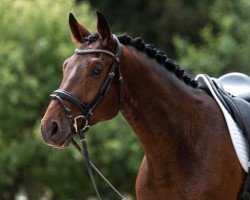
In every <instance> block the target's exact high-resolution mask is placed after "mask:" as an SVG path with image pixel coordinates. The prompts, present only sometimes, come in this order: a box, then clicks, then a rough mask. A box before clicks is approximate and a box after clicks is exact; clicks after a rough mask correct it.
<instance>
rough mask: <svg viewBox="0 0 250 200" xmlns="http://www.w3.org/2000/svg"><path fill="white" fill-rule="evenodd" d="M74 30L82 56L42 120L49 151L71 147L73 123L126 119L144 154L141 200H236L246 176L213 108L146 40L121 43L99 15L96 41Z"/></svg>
mask: <svg viewBox="0 0 250 200" xmlns="http://www.w3.org/2000/svg"><path fill="white" fill-rule="evenodd" d="M69 25H70V30H71V33H72V39H73V40H74V41H75V43H77V44H78V48H77V49H76V53H74V54H73V55H72V56H71V57H69V58H68V59H66V60H65V62H64V64H63V79H62V82H61V85H60V88H59V90H57V91H56V92H57V94H61V95H59V97H58V98H53V99H52V101H51V102H50V104H49V107H48V108H47V111H46V113H45V115H44V117H43V119H42V122H41V130H42V131H41V132H42V137H43V139H44V141H45V143H46V144H48V145H50V146H53V147H57V148H61V149H64V148H66V147H67V146H68V145H69V144H70V141H71V138H72V131H71V129H72V124H71V123H70V121H69V119H68V118H69V117H71V119H72V118H75V117H77V116H82V118H81V119H80V120H79V122H77V123H79V125H78V126H84V128H87V127H90V126H93V125H94V124H96V123H97V122H101V121H105V120H109V119H112V118H114V117H115V116H116V115H117V114H118V112H119V111H120V112H121V113H122V115H123V116H124V118H125V119H126V121H127V122H128V123H129V125H130V126H131V127H132V129H133V131H134V133H135V134H136V136H137V138H138V139H139V141H140V143H141V145H142V148H143V151H144V154H145V155H144V158H143V160H142V163H141V166H140V169H139V172H138V175H137V179H136V183H135V190H136V198H137V199H138V200H236V199H237V196H238V194H239V193H240V191H241V188H242V185H243V182H244V177H245V172H244V170H243V169H242V167H241V165H240V163H239V161H238V159H237V156H236V154H235V152H234V149H233V146H232V142H231V140H230V137H229V133H228V130H227V127H226V123H225V120H224V118H223V115H222V112H221V110H220V108H219V106H218V104H217V103H216V102H215V100H214V99H213V98H212V97H211V96H210V95H209V94H207V92H206V91H204V90H203V89H200V88H198V87H197V82H196V81H195V80H193V79H191V78H190V77H189V76H188V75H187V73H186V72H185V71H184V70H182V69H181V68H180V67H179V65H178V64H177V63H176V62H174V61H173V60H171V59H170V58H168V57H167V56H166V55H165V54H164V53H162V52H161V51H158V50H156V49H155V48H154V47H153V46H152V45H149V44H145V43H144V42H143V40H142V39H141V38H135V39H132V38H130V37H129V36H126V35H122V36H120V37H119V39H117V38H116V36H115V35H113V34H112V32H111V31H110V28H109V25H108V23H107V20H106V19H105V17H104V16H103V15H102V14H101V13H99V12H97V32H96V33H90V32H89V31H88V30H87V29H86V28H85V27H84V26H83V25H81V24H80V23H78V21H77V20H76V19H75V18H74V16H73V15H72V14H70V15H69ZM117 46H118V47H117ZM117 48H119V52H118V54H119V55H117V52H116V51H117ZM110 77H111V78H110ZM107 80H108V81H107ZM103 85H105V86H104V87H103ZM103 88H105V89H104V90H105V91H104V92H103ZM56 92H55V94H54V95H56ZM63 94H64V96H63ZM66 97H67V98H66ZM69 108H70V111H71V112H70V114H69V113H67V109H69ZM65 109H66V115H65V112H64V111H65ZM73 128H74V127H73Z"/></svg>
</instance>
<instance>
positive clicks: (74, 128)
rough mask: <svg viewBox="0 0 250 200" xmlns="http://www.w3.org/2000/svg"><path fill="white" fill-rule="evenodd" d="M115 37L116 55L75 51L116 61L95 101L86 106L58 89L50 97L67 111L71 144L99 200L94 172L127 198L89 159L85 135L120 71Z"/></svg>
mask: <svg viewBox="0 0 250 200" xmlns="http://www.w3.org/2000/svg"><path fill="white" fill-rule="evenodd" d="M113 37H114V39H115V43H116V47H115V53H112V52H110V51H107V50H102V49H78V48H76V49H75V53H76V54H79V55H85V54H96V53H103V54H105V55H107V56H109V57H111V58H113V59H114V61H113V63H112V65H111V67H110V70H109V73H108V75H107V78H106V80H105V81H104V82H103V84H102V86H101V88H100V89H99V91H98V93H97V95H96V97H95V98H94V99H93V101H92V102H91V103H90V104H88V105H86V104H85V103H84V102H82V101H81V100H80V99H78V98H77V97H76V96H74V95H72V94H70V93H69V92H67V91H65V90H62V89H57V90H55V91H54V92H53V93H52V94H51V95H50V96H51V97H52V99H56V100H58V101H59V103H60V105H61V106H62V108H63V110H64V111H65V114H66V116H67V118H68V120H69V124H70V128H71V133H70V135H72V139H71V144H73V145H74V146H75V148H76V149H77V150H78V151H79V152H80V153H81V154H82V156H83V158H84V160H85V164H86V167H87V170H88V173H89V176H90V179H91V182H92V184H93V187H94V189H95V192H96V195H97V196H98V199H99V200H101V196H100V194H99V191H98V189H97V186H96V182H95V178H94V175H93V170H94V171H95V172H96V173H97V174H98V175H99V176H100V177H101V178H102V179H103V180H104V181H105V182H106V183H107V184H108V185H109V186H110V187H111V188H112V189H113V191H114V192H116V193H117V195H119V196H120V197H121V198H122V199H123V200H125V197H123V196H122V195H121V193H119V192H118V191H117V190H116V189H115V187H114V186H112V184H111V183H110V182H109V181H108V180H107V179H106V178H105V177H104V176H103V175H102V173H101V172H100V171H99V170H98V169H97V168H96V167H95V165H94V164H93V163H92V162H91V160H90V158H89V153H88V146H87V142H86V139H85V134H86V133H87V132H88V130H89V128H90V125H89V118H90V116H91V115H92V114H93V111H94V109H95V108H96V106H97V105H98V104H99V103H100V102H101V100H102V99H103V98H104V96H105V95H106V93H107V91H108V89H109V86H110V84H111V82H112V80H113V79H114V77H115V69H118V67H117V65H118V63H119V58H120V55H121V46H120V42H119V40H118V39H117V37H116V36H115V35H113ZM117 71H118V75H119V78H120V80H122V79H121V76H120V74H119V70H117ZM65 101H67V102H70V103H74V104H75V105H76V106H77V107H78V108H79V110H80V111H81V115H78V116H76V117H73V114H72V110H71V108H70V107H68V106H67V104H66V103H65ZM79 120H83V126H82V127H81V128H79V127H78V122H79ZM73 134H78V135H79V138H80V143H81V146H82V147H80V145H79V144H78V143H77V142H76V141H75V140H74V138H73Z"/></svg>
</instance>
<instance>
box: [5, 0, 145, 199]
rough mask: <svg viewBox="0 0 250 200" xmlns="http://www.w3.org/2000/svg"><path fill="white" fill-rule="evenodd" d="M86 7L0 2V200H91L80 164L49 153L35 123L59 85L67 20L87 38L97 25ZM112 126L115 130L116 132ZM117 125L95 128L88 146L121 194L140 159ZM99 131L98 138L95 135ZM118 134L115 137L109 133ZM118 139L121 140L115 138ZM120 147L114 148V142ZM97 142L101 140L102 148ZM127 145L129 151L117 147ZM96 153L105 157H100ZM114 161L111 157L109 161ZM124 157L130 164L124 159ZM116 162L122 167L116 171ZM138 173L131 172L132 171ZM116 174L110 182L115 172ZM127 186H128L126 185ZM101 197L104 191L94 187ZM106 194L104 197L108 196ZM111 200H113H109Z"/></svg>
mask: <svg viewBox="0 0 250 200" xmlns="http://www.w3.org/2000/svg"><path fill="white" fill-rule="evenodd" d="M89 10H90V9H89V6H88V4H86V3H82V4H79V5H78V6H76V5H75V2H74V1H73V0H71V1H63V0H58V1H56V3H55V2H53V1H49V0H43V1H9V0H1V12H0V26H1V29H0V35H1V37H0V46H1V48H0V76H1V79H0V119H1V120H0V152H1V154H0V199H1V200H13V199H15V195H16V194H17V193H18V191H20V190H24V192H25V193H26V194H27V196H28V197H29V200H33V199H38V198H40V197H41V196H42V195H47V196H48V197H50V198H51V199H62V200H63V199H69V198H70V199H87V198H88V197H89V196H91V195H93V194H94V191H93V189H92V186H91V183H90V181H89V178H88V175H87V173H86V170H84V163H83V160H82V157H81V156H80V155H79V153H78V152H76V151H75V150H74V149H72V148H70V149H68V150H65V151H59V150H55V149H51V148H50V147H48V146H46V145H44V144H43V142H42V139H41V137H40V127H39V126H40V125H39V123H40V120H41V117H42V115H43V112H44V110H45V108H46V107H47V105H48V103H49V101H50V97H49V94H50V93H51V92H52V91H53V90H54V89H56V88H57V87H58V85H59V83H60V80H61V78H62V73H61V65H62V63H63V61H64V60H65V59H66V58H67V57H68V56H70V55H71V54H72V53H73V52H74V48H75V46H74V45H73V44H72V42H71V39H70V33H69V28H68V23H67V21H68V19H67V17H68V13H69V12H73V13H75V14H76V16H77V18H79V20H80V21H82V22H84V24H85V25H86V27H88V28H89V29H90V30H95V24H96V19H95V17H94V16H93V15H94V13H93V14H91V13H90V11H89ZM118 124H119V125H118ZM121 124H124V121H121V118H117V119H116V120H115V121H112V122H110V123H107V124H106V123H105V124H104V126H102V128H100V126H97V128H96V129H94V130H92V133H91V135H93V138H89V140H90V143H91V144H92V146H95V148H93V149H92V150H91V155H93V156H94V157H96V159H94V160H96V164H97V165H98V166H103V165H105V166H104V167H103V170H104V172H105V174H106V175H107V176H108V177H111V180H112V182H114V183H116V185H120V186H121V189H122V191H126V192H128V193H133V190H132V188H133V187H132V186H131V185H129V184H128V183H127V182H126V181H129V182H130V183H131V182H133V181H132V180H133V179H132V178H130V179H129V180H128V177H135V173H136V169H135V165H137V166H138V164H139V162H140V159H138V158H139V157H141V154H140V152H139V153H138V148H139V146H138V143H137V142H135V137H133V135H132V134H131V135H130V134H128V133H127V132H130V130H129V129H128V127H127V126H125V125H124V126H122V127H120V125H121ZM97 130H98V132H99V130H102V133H101V134H98V133H96V132H97ZM118 130H119V132H120V133H118V134H115V132H118ZM121 134H123V136H122V135H121ZM118 139H120V140H121V141H118ZM104 140H107V141H106V142H104ZM128 142H129V144H130V147H129V148H128V147H127V145H123V144H124V143H125V144H126V143H128ZM101 152H105V154H102V153H101ZM112 153H114V156H112V155H111V154H112ZM128 155H129V156H128ZM112 157H115V158H116V159H117V160H118V161H119V162H121V163H122V164H121V166H118V165H115V164H114V162H115V161H114V160H112ZM136 168H137V167H136ZM121 169H122V172H123V173H117V174H114V173H113V172H114V171H116V170H121ZM131 179H132V180H131ZM99 187H100V189H101V190H102V191H104V190H105V189H106V185H104V184H100V185H99ZM109 193H110V191H104V194H105V195H106V196H108V194H109ZM109 199H112V198H109Z"/></svg>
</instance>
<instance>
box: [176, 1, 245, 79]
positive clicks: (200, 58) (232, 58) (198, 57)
mask: <svg viewBox="0 0 250 200" xmlns="http://www.w3.org/2000/svg"><path fill="white" fill-rule="evenodd" d="M209 10H211V13H210V17H209V18H210V22H209V23H208V24H207V25H206V26H205V27H204V28H203V29H202V31H201V32H200V37H201V38H202V42H201V44H198V45H197V44H192V43H191V42H190V40H189V39H187V38H182V37H180V36H176V38H175V44H176V47H177V52H178V55H179V57H180V63H181V64H182V65H184V66H186V68H188V69H189V70H190V71H192V72H193V73H195V74H196V73H207V74H209V75H212V76H219V75H222V74H223V73H227V72H233V71H238V72H243V73H247V74H249V75H250V67H249V63H250V56H249V55H250V35H249V32H250V24H249V21H250V3H249V1H245V0H239V1H233V0H230V1H223V0H216V1H215V2H214V4H213V5H212V6H211V8H210V9H209Z"/></svg>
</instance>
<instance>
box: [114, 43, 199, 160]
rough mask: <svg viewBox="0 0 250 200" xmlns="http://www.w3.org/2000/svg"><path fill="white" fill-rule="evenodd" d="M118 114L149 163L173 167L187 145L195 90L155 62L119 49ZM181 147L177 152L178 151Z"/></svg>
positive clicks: (128, 50)
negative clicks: (123, 119) (134, 135)
mask: <svg viewBox="0 0 250 200" xmlns="http://www.w3.org/2000/svg"><path fill="white" fill-rule="evenodd" d="M119 67H120V71H121V74H122V76H123V82H122V89H121V90H122V91H121V93H122V99H123V100H122V102H123V103H122V108H121V112H122V114H123V116H124V117H125V119H126V120H127V121H128V123H129V124H130V126H131V127H132V129H133V130H134V132H135V133H136V135H137V137H138V138H139V140H140V142H141V144H142V147H143V150H144V153H145V155H146V157H147V160H148V161H151V162H152V163H157V162H158V161H160V160H162V159H164V160H166V157H167V159H168V160H169V161H170V162H171V161H173V163H176V159H179V157H180V156H181V157H183V155H180V154H182V151H186V150H188V148H192V147H191V145H189V128H190V120H189V119H190V118H192V117H190V115H193V114H194V113H193V108H192V105H194V101H195V89H194V88H192V87H191V86H187V85H186V84H185V83H184V81H182V80H179V79H178V78H177V77H176V75H174V74H173V73H171V72H168V71H167V70H166V69H165V68H164V67H163V66H160V65H159V64H158V63H157V62H156V61H155V60H154V59H151V58H148V57H147V55H146V54H144V53H141V52H139V51H137V50H136V49H134V48H132V47H127V46H123V47H122V57H121V62H120V65H119ZM178 147H180V148H178Z"/></svg>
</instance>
